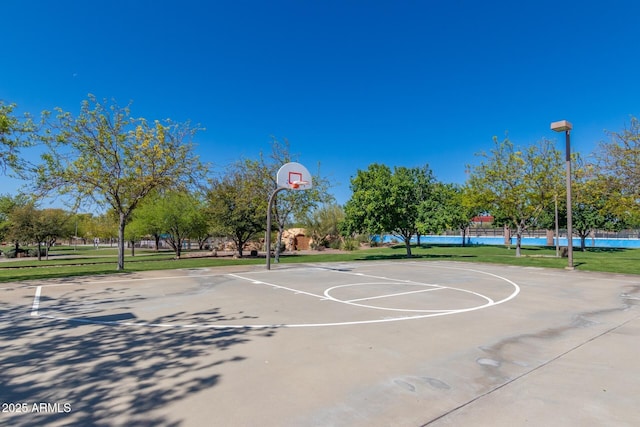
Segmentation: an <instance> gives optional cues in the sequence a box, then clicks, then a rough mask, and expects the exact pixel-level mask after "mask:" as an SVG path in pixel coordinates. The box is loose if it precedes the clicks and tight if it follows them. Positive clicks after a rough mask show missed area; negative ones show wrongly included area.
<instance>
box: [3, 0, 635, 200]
mask: <svg viewBox="0 0 640 427" xmlns="http://www.w3.org/2000/svg"><path fill="white" fill-rule="evenodd" d="M637 16H640V3H638V2H636V1H616V0H612V1H608V2H582V1H566V2H563V1H546V0H542V1H530V2H512V1H509V2H507V1H493V2H492V1H482V2H480V1H477V0H476V1H462V0H460V1H455V0H451V1H401V0H398V1H350V0H342V1H334V0H323V1H320V0H316V1H311V0H309V1H303V0H297V1H283V0H270V1H249V0H233V1H215V0H212V1H193V0H183V1H179V2H178V1H166V0H154V1H150V0H149V1H146V0H145V1H143V0H138V1H136V0H128V1H124V0H110V1H85V0H83V1H80V0H78V1H70V0H59V1H55V2H52V1H28V0H4V1H3V5H2V19H1V22H2V24H1V25H0V40H2V57H1V59H0V61H1V62H0V63H1V64H2V65H1V66H0V99H2V100H4V101H5V102H11V103H17V104H18V107H19V109H18V111H19V112H27V111H28V112H31V113H34V114H37V113H39V112H40V111H41V110H45V109H52V108H53V107H56V106H59V107H62V108H63V109H65V110H67V111H71V112H73V113H77V112H78V111H79V107H80V103H81V101H82V100H84V99H86V98H87V94H89V93H92V94H94V95H96V96H97V97H98V98H109V99H111V98H113V99H115V100H116V101H117V102H118V103H119V104H121V105H125V104H127V103H128V102H129V101H133V105H132V112H133V115H135V116H141V117H145V118H147V119H150V120H151V119H163V118H171V119H173V120H175V121H186V120H191V122H192V123H199V124H201V125H202V126H203V127H205V128H206V131H204V132H202V133H200V134H199V135H198V137H197V142H198V143H199V148H198V152H199V154H200V155H201V157H202V159H203V160H206V161H209V162H212V163H213V165H214V169H215V170H217V171H221V170H222V169H223V168H224V166H225V165H226V164H228V163H231V162H233V161H235V160H238V159H239V158H241V157H250V158H257V156H258V155H259V153H260V152H261V151H262V152H268V151H269V150H270V141H271V137H272V136H273V137H276V138H278V139H279V140H284V139H287V140H288V141H289V142H290V144H291V152H292V153H294V154H298V155H299V157H298V160H299V161H300V162H301V163H303V164H305V165H306V166H307V167H308V168H309V169H310V170H311V171H312V172H313V171H315V169H316V165H317V164H318V162H319V163H320V165H321V173H322V174H323V175H324V176H327V177H328V178H329V179H330V180H331V181H332V182H333V184H334V188H333V189H332V192H333V193H334V195H335V196H336V199H337V201H338V202H339V203H344V202H346V201H347V200H348V199H349V197H350V190H349V179H350V177H352V176H354V175H355V174H356V172H357V170H358V169H366V168H367V167H368V165H369V164H370V163H374V162H378V163H385V164H387V165H389V166H391V167H393V166H409V167H411V166H421V165H424V164H425V163H427V164H429V165H430V167H431V168H432V169H433V171H434V173H435V175H436V178H437V179H439V180H440V181H444V182H458V183H462V182H464V180H465V179H466V176H465V165H466V164H469V163H471V164H473V163H476V162H477V160H478V159H477V157H476V156H474V153H476V152H478V151H482V150H489V149H491V146H492V138H493V136H498V137H499V138H502V137H504V135H505V132H508V133H509V137H510V138H511V139H512V140H513V141H514V142H515V143H516V144H522V145H528V144H531V143H533V142H535V141H537V140H539V139H541V138H543V137H546V138H550V139H553V140H556V141H557V142H558V147H559V148H562V149H563V142H564V141H563V138H562V136H561V135H558V134H555V133H554V132H552V131H550V130H549V124H550V123H551V122H552V121H556V120H563V119H566V120H569V121H570V122H572V123H573V125H574V131H573V133H572V144H573V147H574V149H575V150H576V151H580V152H581V153H583V154H588V153H590V152H591V151H592V150H593V149H594V147H595V145H596V144H597V143H598V142H599V141H600V140H603V139H605V138H606V134H605V133H604V130H605V129H607V130H614V131H617V130H622V128H623V127H624V126H625V124H628V123H629V118H630V116H631V115H634V116H640V103H639V101H640V84H639V82H638V69H639V68H638V61H639V58H640V55H639V54H638V53H639V48H638V35H639V34H640V32H639V30H638V28H637ZM2 180H3V181H4V184H3V185H2V187H4V188H3V190H0V192H2V193H5V192H7V191H13V190H14V188H15V186H16V184H17V183H16V182H14V181H11V180H7V179H6V178H2Z"/></svg>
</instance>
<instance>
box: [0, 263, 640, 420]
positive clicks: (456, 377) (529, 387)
mask: <svg viewBox="0 0 640 427" xmlns="http://www.w3.org/2000/svg"><path fill="white" fill-rule="evenodd" d="M1 292H2V293H1V295H2V299H1V302H0V304H1V305H2V314H1V317H0V322H1V323H0V327H1V329H0V334H1V335H0V337H1V342H2V353H1V354H2V355H1V356H0V358H1V360H2V367H3V373H2V378H3V387H2V391H0V394H1V399H2V402H3V405H6V407H3V412H2V414H1V417H2V419H3V421H6V422H7V423H8V424H10V425H24V426H27V425H34V424H43V423H48V424H52V425H56V424H59V425H66V424H82V425H92V424H96V425H125V424H145V425H146V424H149V425H166V426H175V425H180V426H190V425H194V426H195V425H234V426H236V425H237V426H251V425H273V426H287V425H290V426H327V425H335V426H343V425H344V426H347V425H348V426H359V425H362V426H365V425H366V426H372V425H373V426H378V425H379V426H387V425H394V426H418V425H433V426H440V425H494V426H495V425H510V426H513V425H524V424H527V423H533V424H535V425H565V426H566V425H580V426H584V425H637V424H638V422H640V416H639V415H638V413H637V410H636V407H637V403H638V402H637V396H638V395H640V385H639V384H638V382H637V381H636V380H635V378H637V376H638V374H640V365H638V363H637V362H636V357H637V354H639V352H640V341H639V340H638V336H639V334H640V320H639V318H638V316H639V314H640V313H639V312H638V305H637V304H638V303H639V302H640V277H637V276H623V275H612V274H599V273H584V272H578V271H564V270H548V269H533V268H521V267H508V266H492V265H483V264H471V263H455V262H425V261H397V262H354V263H328V264H305V265H291V264H288V265H276V266H274V267H273V269H272V270H270V271H267V270H265V269H264V267H256V266H254V267H233V268H231V267H229V268H225V269H221V268H215V269H213V268H212V269H194V270H175V271H170V272H167V271H164V272H151V273H144V274H131V275H126V276H110V277H91V278H69V279H64V280H51V281H46V282H38V283H35V282H30V283H26V282H25V283H16V284H11V285H5V286H4V287H3V288H2V289H1ZM10 405H12V406H10Z"/></svg>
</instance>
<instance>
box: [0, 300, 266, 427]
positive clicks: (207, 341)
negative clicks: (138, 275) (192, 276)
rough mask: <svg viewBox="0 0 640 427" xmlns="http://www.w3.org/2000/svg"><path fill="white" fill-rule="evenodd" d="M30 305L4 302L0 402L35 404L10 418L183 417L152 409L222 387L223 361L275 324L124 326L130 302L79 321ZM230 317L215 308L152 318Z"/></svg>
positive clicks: (74, 421)
mask: <svg viewBox="0 0 640 427" xmlns="http://www.w3.org/2000/svg"><path fill="white" fill-rule="evenodd" d="M25 302H26V301H25ZM30 314H31V313H30V304H29V303H28V304H25V305H24V306H10V305H8V304H6V303H0V366H2V373H1V374H0V375H1V376H0V378H1V388H0V401H1V402H16V403H17V402H20V403H26V404H27V405H29V406H28V407H26V409H27V410H26V413H12V414H2V415H3V418H4V421H5V422H6V425H12V426H33V425H51V424H56V425H58V424H62V425H82V426H94V425H96V426H99V425H116V424H117V423H118V422H116V421H115V420H114V417H119V418H118V420H119V422H122V420H123V419H124V420H126V424H127V425H149V426H151V425H153V426H177V425H179V424H180V423H181V419H180V418H181V417H180V416H179V414H173V415H175V416H174V417H173V418H172V419H169V418H167V417H164V416H157V415H156V416H152V415H150V413H149V412H150V411H151V410H154V409H158V408H162V407H163V406H164V405H167V404H169V403H175V402H176V401H179V400H181V399H185V398H187V397H189V396H190V395H193V394H195V393H198V392H199V391H202V390H204V389H207V388H210V387H215V386H216V384H218V383H219V381H220V379H221V374H220V370H219V369H218V367H219V366H220V365H221V364H226V363H241V362H242V361H243V360H245V357H244V356H242V355H241V352H240V351H239V350H241V348H242V345H243V344H244V343H247V342H249V341H250V340H254V339H264V338H267V337H270V336H272V335H273V334H274V333H275V330H274V329H268V328H265V329H248V328H239V329H206V328H183V327H175V328H157V327H155V328H154V327H149V326H147V327H131V326H122V325H118V322H120V321H123V320H125V321H127V322H132V321H133V322H135V321H136V319H135V315H134V314H132V313H129V312H126V311H125V312H123V313H116V314H109V313H107V312H102V313H101V312H100V311H99V310H98V311H97V312H96V313H95V314H94V315H93V316H92V318H88V317H87V318H85V319H84V320H85V321H80V322H78V321H66V320H54V319H47V318H43V317H34V316H31V315H30ZM230 318H232V317H228V316H225V315H224V313H220V311H219V310H218V309H211V310H208V311H206V312H200V313H193V314H189V313H175V314H173V315H169V316H164V317H162V318H158V319H153V320H152V321H149V322H148V323H165V324H166V323H171V322H175V323H178V322H179V323H184V324H196V323H198V322H201V321H203V320H204V319H207V320H208V321H209V322H211V321H215V320H216V319H217V320H228V319H230ZM233 318H235V317H233ZM92 322H93V323H92ZM232 348H233V349H234V351H229V350H231V349H232ZM42 403H45V404H48V405H49V407H48V408H45V409H46V410H44V411H35V412H34V410H33V409H34V407H33V406H32V405H33V404H42ZM52 405H54V406H52ZM36 409H37V407H36Z"/></svg>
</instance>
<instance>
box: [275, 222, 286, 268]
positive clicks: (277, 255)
mask: <svg viewBox="0 0 640 427" xmlns="http://www.w3.org/2000/svg"><path fill="white" fill-rule="evenodd" d="M283 234H284V227H281V226H278V242H277V244H276V254H275V262H280V248H281V247H282V235H283Z"/></svg>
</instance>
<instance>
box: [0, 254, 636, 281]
mask: <svg viewBox="0 0 640 427" xmlns="http://www.w3.org/2000/svg"><path fill="white" fill-rule="evenodd" d="M412 252H413V257H412V258H411V259H413V260H424V261H425V262H428V261H429V260H450V261H469V262H480V263H492V264H508V265H518V266H527V267H545V268H564V267H566V265H567V259H566V258H556V257H555V249H554V248H546V247H525V248H523V249H522V256H521V257H519V258H517V257H516V256H515V250H514V249H508V248H506V247H504V246H487V245H480V246H467V247H460V246H454V245H423V246H421V247H416V246H414V247H412ZM63 255H64V256H66V257H62V256H63ZM67 257H70V258H67ZM406 259H407V257H406V251H405V248H404V246H403V245H398V246H394V247H379V248H370V249H361V250H357V251H353V252H348V253H335V252H316V253H314V254H311V255H303V254H292V255H289V254H287V255H283V256H281V259H280V262H282V263H294V262H337V261H363V262H365V261H372V260H406ZM264 263H265V259H264V258H251V257H247V258H243V259H234V258H232V257H229V256H224V257H210V256H206V257H194V258H187V257H185V258H183V259H180V260H176V259H174V256H173V253H172V252H166V251H165V252H158V253H156V252H153V251H149V250H136V254H135V256H131V254H130V252H127V254H126V257H125V271H123V272H118V271H116V264H117V250H116V249H115V248H101V249H99V250H95V249H89V248H77V249H75V250H74V248H73V247H71V248H69V247H57V248H55V249H54V250H53V251H52V252H51V256H50V257H49V260H45V259H44V258H43V260H42V261H38V260H37V259H34V258H28V259H20V260H14V261H3V262H0V282H13V281H24V280H32V279H49V278H64V277H73V276H84V275H97V274H126V273H131V272H136V271H149V270H169V269H177V268H201V267H217V266H227V265H250V264H264ZM574 263H575V266H576V269H578V270H584V271H601V272H612V273H623V274H640V249H609V248H606V249H605V248H600V249H598V248H590V249H588V250H587V251H586V252H582V251H579V250H578V251H574Z"/></svg>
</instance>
